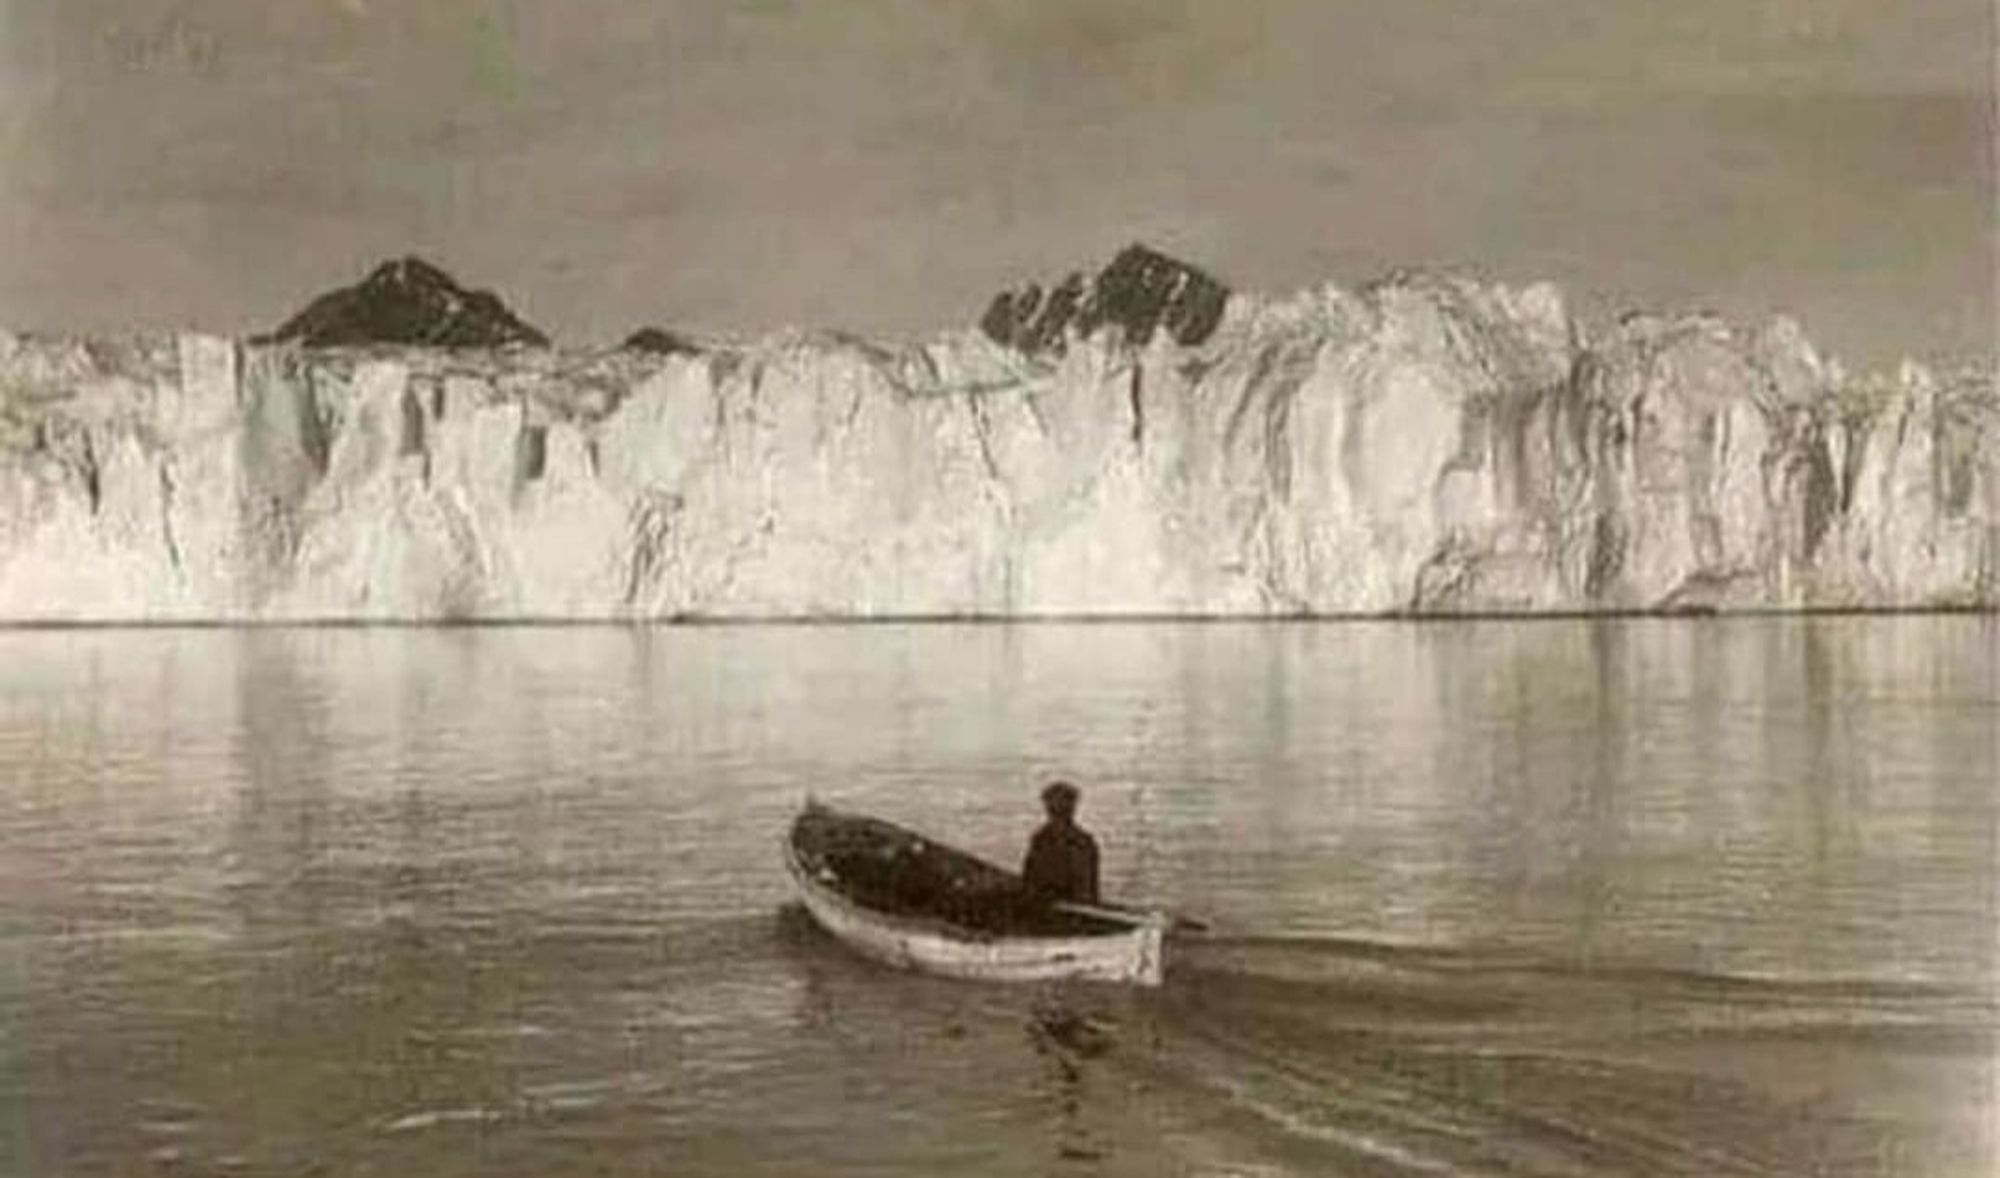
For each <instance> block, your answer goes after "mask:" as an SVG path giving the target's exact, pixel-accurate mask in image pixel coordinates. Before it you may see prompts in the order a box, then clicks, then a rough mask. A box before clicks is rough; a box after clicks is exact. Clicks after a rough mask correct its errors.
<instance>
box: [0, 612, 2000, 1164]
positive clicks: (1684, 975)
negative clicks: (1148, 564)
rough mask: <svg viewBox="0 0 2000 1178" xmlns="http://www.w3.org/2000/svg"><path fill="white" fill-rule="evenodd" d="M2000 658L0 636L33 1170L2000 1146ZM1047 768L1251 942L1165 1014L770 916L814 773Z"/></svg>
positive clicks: (4, 978)
mask: <svg viewBox="0 0 2000 1178" xmlns="http://www.w3.org/2000/svg"><path fill="white" fill-rule="evenodd" d="M1996 652H2000V619H1995V618H1992V617H1976V616H1971V617H1968V616H1957V617H1892V618H1866V617H1840V618H1816V619H1805V618H1752V619H1701V620H1671V621H1670V620H1624V621H1597V622H1592V621H1525V622H1465V623H1455V622H1439V623H1426V624H1408V623H1383V624H1318V625H1297V626H1293V625H1273V624H1246V625H1233V624H1193V625H1178V624H1146V625H1073V626H1070V625H1065V626H1056V625H1032V626H911V627H901V626H857V627H824V628H822V627H791V626H779V627H703V628H688V629H620V628H581V629H444V630H430V629H384V630H366V629H363V630H345V629H327V630H248V631H236V630H137V631H134V630H106V631H91V630H78V631H12V632H4V633H0V1102H4V1103H3V1104H0V1107H4V1108H5V1110H7V1116H6V1119H5V1120H4V1121H0V1126H4V1136H0V1172H5V1173H9V1174H13V1173H19V1174H37V1175H42V1174H52V1175H53V1174H77V1175H96V1174H131V1173H149V1172H158V1173H288V1174H291V1173H324V1174H363V1173H376V1174H418V1173H422V1174H440V1175H443V1174H518V1175H562V1174H597V1173H658V1174H673V1175H705V1174H714V1175H735V1174H749V1173H767V1174H800V1175H806V1174H812V1175H820V1174H833V1175H838V1174H911V1175H918V1174H923V1175H928V1174H939V1173H947V1172H949V1173H967V1174H994V1175H1011V1174H1048V1173H1063V1174H1069V1173H1074V1174H1119V1175H1123V1174H1132V1175H1153V1174H1165V1173H1194V1174H1291V1173H1298V1174H1321V1173H1334V1174H1340V1173H1356V1174H1377V1173H1382V1174H1400V1173H1413V1174H1414V1173H1425V1174H1432V1173H1445V1174H1450V1173H1499V1172H1505V1173H1525V1174H1576V1175H1586V1174H1589V1175H1594V1174H1790V1173H1827V1174H1909V1175H1919V1174H1921V1175H1934V1174H1946V1175H1949V1174H1964V1175H1974V1174H1981V1175H1983V1174H1986V1173H1990V1172H1992V1169H1993V1163H1994V1156H1993V1152H1992V1151H1993V1115H1994V1112H1993V1110H1994V1108H1995V1102H1994V1076H1995V1062H1994V1061H1995V1053H1996V1037H1995V1032H1996V1025H2000V1024H1996V1018H1995V1004H1994V978H1995V971H1994V961H1995V927H1996V922H1995V915H1996V904H1995V887H1996V879H2000V866H1996V864H1997V863H2000V854H1996V850H2000V848H1996V838H1995V825H1996V810H1997V809H2000V800H1996V785H1995V782H1996V778H2000V735H1996V733H2000V653H1996ZM1052 774H1062V775H1065V776H1068V777H1070V778H1072V779H1074V780H1076V781H1078V782H1080V783H1081V784H1082V785H1083V786H1084V789H1085V800H1084V809H1083V813H1082V817H1083V819H1084V821H1085V822H1086V824H1087V825H1089V826H1090V827H1092V829H1094V830H1095V831H1096V833H1097V834H1098V837H1099V840H1100V842H1101V843H1102V845H1103V847H1104V864H1105V876H1106V885H1107V890H1109V891H1111V892H1113V893H1115V894H1118V895H1121V896H1126V897H1131V898H1135V899H1136V898H1146V899H1150V900H1154V901H1157V902H1160V903H1163V904H1168V905H1172V906H1175V907H1177V908H1180V909H1184V910H1186V911H1189V912H1192V913H1196V914H1199V915H1201V916H1202V917H1204V918H1206V919H1207V920H1209V921H1210V922H1211V923H1212V924H1213V926H1214V928H1215V932H1214V933H1213V934H1212V935H1210V936H1208V937H1206V938H1203V939H1199V940H1189V941H1185V942H1182V943H1179V944H1177V945H1176V946H1175V947H1174V950H1173V952H1172V954H1171V957H1170V965H1169V975H1170V976H1169V981H1168V984H1167V985H1166V986H1164V987H1163V988H1162V989H1160V990H1158V991H1154V992H1129V991H1123V990H1116V989H1099V988H1091V987H1070V988H1050V989H1028V990H1020V989H1010V988H1005V987H986V986H973V985H965V984H955V983H949V982H939V981H932V980H929V979H924V978H918V977H910V976H904V975H899V974H894V973H889V972H885V971H883V970H880V969H878V968H876V967H874V966H872V965H869V964H867V963H865V962H861V961H858V960H856V959H853V958H852V957H850V956H849V955H848V954H846V953H845V952H843V951H842V950H841V949H840V948H839V947H838V946H837V945H834V944H831V943H829V942H828V941H827V940H826V939H825V938H824V937H823V936H821V935H819V934H818V933H817V932H816V931H815V930H813V929H812V928H811V927H810V926H809V925H808V924H806V922H805V921H803V920H802V919H801V918H800V917H799V915H798V914H797V913H796V912H795V911H794V910H792V909H790V908H789V907H788V906H787V905H788V901H789V891H788V887H787V881H786V879H785V877H784V874H783V870H782V867H781V865H780V862H779V859H778V857H777V855H776V853H775V848H776V842H777V839H778V837H779V835H780V833H781V831H782V830H783V827H784V825H785V823H786V821H787V819H788V818H789V816H790V814H791V813H792V812H793V811H794V809H795V808H796V807H797V806H798V804H799V802H800V801H801V800H802V799H803V798H804V797H805V796H806V795H807V794H808V793H818V794H820V795H822V796H824V797H826V798H828V799H829V800H834V801H838V802H841V803H844V804H847V805H850V806H854V807H858V808H863V809H870V810H873V811H875V812H877V813H881V814H883V815H885V816H890V817H894V818H897V819H899V820H901V821H904V822H906V823H909V824H912V825H915V826H918V827H920V828H923V829H926V830H929V831H932V832H934V833H937V834H940V835H944V836H947V837H949V838H951V839H952V840H954V841H957V842H959V843H961V844H962V845H964V846H966V847H968V848H969V849H972V850H975V851H979V852H981V853H985V854H988V855H990V856H992V857H994V858H998V859H1001V860H1003V861H1008V862H1012V861H1015V860H1016V859H1017V858H1018V855H1019V852H1020V848H1021V846H1022V844H1023V842H1024V840H1025V838H1026V835H1027V833H1028V831H1029V830H1030V829H1031V827H1032V824H1033V822H1034V820H1035V797H1034V795H1035V790H1036V788H1037V787H1038V785H1039V784H1040V782H1042V781H1043V780H1044V779H1046V778H1047V777H1048V776H1050V775H1052ZM1074 1018H1081V1019H1084V1020H1087V1022H1088V1025H1089V1026H1090V1028H1092V1031H1091V1034H1089V1035H1088V1036H1085V1037H1082V1038H1078V1037H1077V1036H1074V1035H1068V1034H1064V1033H1061V1029H1062V1028H1064V1027H1066V1026H1068V1025H1070V1020H1072V1019H1074ZM1052 1027H1053V1028H1056V1032H1055V1033H1052V1032H1051V1030H1050V1028H1052Z"/></svg>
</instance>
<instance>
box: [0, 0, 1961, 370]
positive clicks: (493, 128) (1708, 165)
mask: <svg viewBox="0 0 2000 1178" xmlns="http://www.w3.org/2000/svg"><path fill="white" fill-rule="evenodd" d="M1991 10H1992V6H1991V4H1990V0H1228V2H1223V0H1047V2H1027V0H851V2H842V0H737V2H735V3H721V2H716V3H695V2H686V3H670V2H665V0H515V2H487V0H0V22H4V23H0V324H5V325H8V326H12V327H16V328H37V329H58V330H106V329H115V328H121V327H129V328H155V327H172V326H194V327H201V328H206V329H210V330H217V331H241V330H247V329H253V328H263V327H267V326H270V325H271V324H272V323H273V322H275V321H276V320H278V319H281V318H283V317H284V316H285V315H287V314H288V313H290V312H291V311H292V310H294V309H295V308H296V307H297V306H298V305H299V304H301V303H302V302H304V301H305V300H306V299H307V298H308V297H310V296H311V295H313V294H315V293H318V292H319V291H321V290H324V289H326V288H328V287H332V286H336V285H341V284H344V283H347V282H350V281H353V280H354V279H355V278H357V277H359V276H360V274H361V273H363V272H364V271H365V270H366V269H367V268H368V267H369V266H370V265H371V264H372V263H374V262H375V261H376V260H378V259H380V258H383V257H386V256H390V255H396V254H401V253H406V252H417V253H421V254H423V255H425V256H427V257H429V258H431V259H432V260H434V261H437V262H438V263H440V264H442V265H443V266H444V267H445V268H446V269H448V270H450V271H451V272H453V273H454V274H456V275H457V276H458V277H459V278H460V279H461V280H464V281H466V282H468V283H472V284H475V285H481V286H491V287H493V288H495V289H497V290H498V291H500V293H501V294H502V295H503V296H504V297H505V298H507V299H508V300H509V302H510V303H511V304H512V305H513V306H514V307H515V308H516V309H517V310H519V311H520V312H521V313H522V314H523V315H524V316H525V317H527V318H528V319H529V320H531V321H533V322H535V323H537V324H539V325H541V326H543V327H545V328H547V329H549V330H550V331H551V332H552V333H553V334H555V335H556V336H557V337H558V338H560V339H568V340H574V341H577V342H587V341H593V340H608V339H615V338H617V337H619V336H621V335H623V334H624V333H625V332H626V331H627V330H628V329H629V328H631V327H633V326H635V325H637V324H640V323H648V322H650V323H659V324H662V325H667V326H674V325H681V326H687V327H694V328H707V329H721V330H730V331H739V330H761V329H765V328H773V327H778V326H782V325H785V324H801V325H823V326H840V327H846V328H853V329H860V330H865V331H871V332H880V333H892V334H916V333H922V332H925V331H927V330H929V329H932V328H936V327H942V326H946V325H951V324H963V323H969V322H971V321H973V320H974V319H975V318H976V317H977V315H978V314H979V312H980V310H981V309H982V308H983V306H984V303H985V301H986V299H987V297H988V296H989V295H990V294H991V293H992V291H994V290H995V289H996V288H999V287H1001V286H1004V285H1011V284H1014V283H1017V282H1020V281H1024V280H1027V279H1031V278H1045V277H1049V276H1059V274H1060V272H1062V271H1063V270H1065V269H1067V268H1070V267H1074V266H1083V265H1094V264H1097V263H1101V262H1102V261H1103V260H1105V259H1106V258H1107V257H1108V256H1109V255H1110V254H1111V253H1113V252H1115V251H1116V249H1117V248H1118V247H1119V246H1121V245H1122V244H1124V243H1125V242H1126V241H1129V240H1132V239H1145V240H1147V241H1150V242H1153V243H1155V244H1157V245H1159V246H1161V247H1163V248H1165V249H1167V250H1169V251H1170V252H1174V253H1177V254H1179V255H1181V256H1183V257H1186V258H1188V259H1189V260H1191V261H1194V262H1196V263H1198V264H1200V265H1202V266H1204V267H1206V268H1208V269H1209V270H1211V271H1212V272H1213V273H1215V274H1216V275H1218V276H1219V277H1221V278H1223V279H1224V280H1225V281H1227V282H1229V283H1230V284H1231V285H1234V286H1238V287H1261V288H1267V289H1278V290H1284V289H1291V288H1294V287H1297V286H1301V285H1306V284H1310V283H1316V282H1320V281H1324V280H1328V279H1337V280H1340V281H1343V282H1348V283H1353V282H1359V281H1364V280H1366V279H1368V278H1371V277H1374V276H1377V275H1379V274H1380V273H1382V272H1384V271H1386V270H1388V269H1390V268H1393V267H1397V266H1404V265H1414V266H1454V267H1465V268H1469V269H1472V270H1475V271H1477V272H1479V273H1482V274H1485V275H1488V276H1492V277H1497V278H1503V279H1507V280H1510V281H1523V282H1525V281H1531V280H1536V279H1542V278H1548V279H1554V280H1557V281H1559V282H1561V283H1563V284H1564V285H1565V286H1566V287H1567V288H1568V289H1569V290H1570V291H1571V292H1572V295H1573V297H1575V298H1576V299H1577V301H1578V302H1579V303H1583V302H1586V301H1588V296H1590V295H1592V294H1593V293H1594V294H1596V295H1599V296H1602V298H1603V299H1604V300H1605V301H1606V302H1607V303H1608V304H1609V305H1612V306H1623V305H1647V306H1663V307H1684V308H1692V307H1697V306H1707V307H1713V308H1717V309H1721V310H1724V311H1727V312H1730V313H1732V314H1736V315H1743V316H1752V317H1754V316H1760V315H1763V314H1766V313H1769V312H1772V311H1776V310H1790V311H1792V312H1794V313H1796V314H1797V315H1798V316H1799V317H1800V318H1802V319H1803V320H1804V321H1805V323H1806V325H1807V329H1808V331H1809V332H1810V333H1811V334H1812V335H1814V337H1815V338H1817V339H1819V340H1820V341H1821V342H1822V343H1824V344H1826V345H1829V346H1830V347H1832V348H1833V350H1835V351H1837V352H1840V353H1843V354H1845V355H1848V356H1851V357H1853V358H1855V359H1858V360H1864V361H1870V362H1875V361H1881V360H1884V359H1887V358H1889V357H1891V356H1893V355H1896V354H1900V353H1903V352H1912V353H1916V354H1921V355H1940V354H1952V353H1966V352H1978V351H1986V350H1989V349H1990V348H1991V346H1992V339H1993V333H1994V324H1995V319H1994V300H1993V289H1992V283H1993V252H1992V249H1993V241H1992V223H1993V219H1994V207H1995V206H1994V188H1993V181H1992V176H1993V160H1992V156H1993V148H1992V136H1993V132H1992V125H1993V122H1992V113H1991V87H1992V73H1991V71H1992V53H1993V48H1994V44H1993V33H1992V28H1991V24H1992V12H1991Z"/></svg>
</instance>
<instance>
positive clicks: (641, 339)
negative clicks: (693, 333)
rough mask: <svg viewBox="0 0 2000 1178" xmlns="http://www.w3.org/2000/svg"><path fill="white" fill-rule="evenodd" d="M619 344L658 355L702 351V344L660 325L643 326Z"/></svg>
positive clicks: (629, 350) (692, 353) (628, 348)
mask: <svg viewBox="0 0 2000 1178" xmlns="http://www.w3.org/2000/svg"><path fill="white" fill-rule="evenodd" d="M618 346H619V347H620V348H623V349H624V350H626V351H628V352H651V353H652V354H654V355H656V356H676V355H690V356H691V355H694V354H696V353H698V352H700V351H701V345H700V344H698V343H696V342H694V341H693V340H691V339H689V338H688V337H686V336H684V335H680V334H678V333H676V332H672V331H668V330H666V329H665V328H660V327H642V328H640V329H639V330H637V331H635V332H633V333H632V334H631V335H628V336H626V337H625V342H624V343H622V344H619V345H618Z"/></svg>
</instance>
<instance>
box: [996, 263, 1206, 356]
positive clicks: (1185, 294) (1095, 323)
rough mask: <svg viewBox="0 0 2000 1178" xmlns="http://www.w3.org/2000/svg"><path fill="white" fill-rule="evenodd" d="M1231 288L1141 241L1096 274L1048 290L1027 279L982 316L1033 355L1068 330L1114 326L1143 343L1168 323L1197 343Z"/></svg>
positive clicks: (1003, 339)
mask: <svg viewBox="0 0 2000 1178" xmlns="http://www.w3.org/2000/svg"><path fill="white" fill-rule="evenodd" d="M1228 302H1229V288H1228V287H1226V286H1224V285H1222V283H1220V282H1217V281H1216V280H1215V279H1213V278H1211V277H1209V276H1208V275H1207V274H1205V273H1203V272H1202V271H1200V270H1197V269H1196V268H1194V267H1193V266H1190V265H1188V264H1187V263H1186V262H1182V261H1179V260H1177V259H1174V258H1170V257H1168V256H1167V255H1165V254H1163V253H1160V252H1159V251H1158V250H1154V249H1150V248H1148V247H1146V246H1144V245H1136V244H1135V245H1130V246H1127V247H1125V249H1124V250H1123V251H1122V252H1120V253H1119V255H1118V256H1117V257H1116V258H1114V259H1112V261H1111V264H1110V265H1109V266H1106V267H1105V268H1104V269H1103V270H1102V271H1101V272H1099V273H1098V275H1097V276H1096V277H1095V278H1089V279H1086V278H1085V277H1084V276H1083V275H1082V274H1071V275H1070V276H1069V277H1068V278H1066V279H1064V280H1063V281H1062V282H1061V283H1060V284H1059V285H1057V286H1056V287H1055V288H1054V289H1053V290H1050V291H1049V292H1047V294H1046V296H1045V295H1044V293H1043V291H1042V288H1041V287H1040V286H1038V285H1036V284H1034V283H1029V284H1028V285H1027V286H1025V287H1022V288H1021V289H1020V290H1015V291H1002V292H1001V293H1000V294H999V295H997V296H995V298H994V299H993V302H992V303H991V304H989V305H988V306H987V308H986V313H985V314H984V315H982V316H980V319H979V327H980V330H982V331H984V332H985V333H986V335H987V336H988V338H990V339H992V340H993V341H994V342H996V343H1000V344H1004V345H1006V346H1008V347H1012V348H1016V349H1018V350H1020V351H1022V352H1026V353H1028V354H1030V355H1036V354H1041V353H1048V352H1055V353H1060V352H1062V351H1063V350H1064V349H1065V348H1066V347H1067V346H1068V341H1069V337H1070V335H1071V333H1074V334H1075V335H1077V336H1079V337H1088V336H1090V335H1093V334H1095V333H1096V332H1097V331H1098V330H1099V329H1101V328H1104V327H1107V326H1108V327H1112V328H1116V329H1117V330H1118V331H1119V332H1120V333H1121V335H1122V336H1123V338H1124V341H1125V342H1126V343H1127V344H1130V345H1132V346H1134V347H1143V346H1145V345H1146V344H1147V343H1149V342H1151V340H1152V338H1153V335H1154V333H1155V332H1157V331H1159V330H1160V329H1162V328H1164V329H1166V331H1167V334H1168V335H1169V336H1171V337H1172V339H1173V340H1174V342H1175V343H1178V344H1180V345H1182V346H1183V347H1189V346H1193V345H1195V344H1199V343H1201V342H1202V341H1204V340H1206V339H1207V338H1208V337H1209V336H1210V335H1213V334H1214V333H1215V329H1216V326H1217V325H1218V324H1220V323H1221V322H1222V312H1223V309H1224V308H1225V307H1226V306H1227V305H1228Z"/></svg>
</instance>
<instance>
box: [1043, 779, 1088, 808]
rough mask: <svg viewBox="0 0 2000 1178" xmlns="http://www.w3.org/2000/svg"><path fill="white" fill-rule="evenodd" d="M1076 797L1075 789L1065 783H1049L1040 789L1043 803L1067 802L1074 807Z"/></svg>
mask: <svg viewBox="0 0 2000 1178" xmlns="http://www.w3.org/2000/svg"><path fill="white" fill-rule="evenodd" d="M1078 796H1079V795H1078V793H1077V788H1076V787H1075V786H1073V785H1071V784H1070V783H1069V782H1067V781H1051V782H1049V784H1048V785H1047V786H1045V787H1044V788H1043V789H1042V801H1043V802H1044V803H1056V802H1068V803H1069V804H1070V805H1072V806H1074V805H1075V804H1076V799H1077V797H1078Z"/></svg>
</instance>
